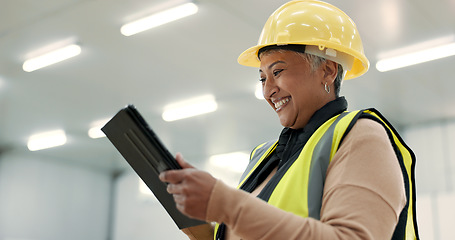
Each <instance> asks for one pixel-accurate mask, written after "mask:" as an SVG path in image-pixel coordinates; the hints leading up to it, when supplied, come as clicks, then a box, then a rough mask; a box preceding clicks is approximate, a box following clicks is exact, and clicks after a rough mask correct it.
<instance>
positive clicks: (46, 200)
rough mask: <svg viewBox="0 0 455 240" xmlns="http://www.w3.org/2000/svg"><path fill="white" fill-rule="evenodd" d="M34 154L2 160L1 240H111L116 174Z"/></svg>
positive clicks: (0, 162) (0, 173) (0, 196)
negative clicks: (113, 178) (112, 187)
mask: <svg viewBox="0 0 455 240" xmlns="http://www.w3.org/2000/svg"><path fill="white" fill-rule="evenodd" d="M63 162H64V161H61V162H59V161H57V160H52V161H50V160H48V159H47V160H46V159H40V158H36V157H34V155H33V154H25V155H21V154H6V155H2V157H1V158H0V240H13V239H14V240H17V239H21V240H25V239H27V240H62V239H65V240H81V239H83V240H101V239H106V238H107V233H108V230H107V229H108V218H109V217H108V214H109V205H108V203H109V198H110V195H109V194H110V174H108V173H103V172H99V171H94V170H90V169H87V168H83V167H79V166H74V165H69V164H65V163H63Z"/></svg>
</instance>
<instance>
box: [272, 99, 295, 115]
mask: <svg viewBox="0 0 455 240" xmlns="http://www.w3.org/2000/svg"><path fill="white" fill-rule="evenodd" d="M290 100H291V97H286V98H283V99H280V100H279V101H277V102H274V104H275V111H276V112H278V111H280V110H281V109H283V108H284V107H285V106H286V105H287V104H288V102H289V101H290Z"/></svg>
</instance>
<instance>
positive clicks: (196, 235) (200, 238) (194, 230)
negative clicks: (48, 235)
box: [182, 223, 213, 240]
mask: <svg viewBox="0 0 455 240" xmlns="http://www.w3.org/2000/svg"><path fill="white" fill-rule="evenodd" d="M182 232H183V233H185V234H186V235H187V236H188V238H189V239H190V240H212V239H213V226H212V224H211V223H207V224H202V225H198V226H194V227H189V228H184V229H182Z"/></svg>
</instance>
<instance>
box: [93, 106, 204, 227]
mask: <svg viewBox="0 0 455 240" xmlns="http://www.w3.org/2000/svg"><path fill="white" fill-rule="evenodd" d="M101 130H102V131H103V132H104V133H105V134H106V136H107V138H108V139H109V140H110V141H111V142H112V144H113V145H114V146H115V147H116V148H117V150H118V151H119V152H120V153H121V154H122V156H123V157H124V158H125V160H126V161H127V162H128V163H129V164H130V166H131V167H132V168H133V169H134V171H135V172H136V173H137V174H138V175H139V177H140V178H141V179H142V180H143V181H144V183H145V184H146V185H147V186H148V187H149V188H150V190H152V192H153V194H154V195H155V196H156V198H157V199H158V201H159V202H160V203H161V205H163V207H164V208H165V209H166V211H167V212H168V213H169V215H170V216H171V218H172V219H173V220H174V222H175V224H177V226H178V228H179V229H183V228H187V227H192V226H196V225H201V224H204V223H205V222H203V221H200V220H196V219H192V218H189V217H187V216H185V215H183V214H182V213H181V212H180V211H179V210H178V209H177V208H176V205H175V202H174V199H173V197H172V195H171V194H169V193H168V192H167V190H166V184H165V183H163V182H161V181H160V180H159V178H158V175H159V173H160V172H162V171H165V170H169V169H181V167H180V165H179V164H178V163H177V161H176V160H175V159H174V157H172V155H171V154H170V153H169V151H168V150H167V149H166V147H165V146H164V145H163V144H162V142H161V141H160V139H159V138H158V137H157V135H156V134H155V133H154V132H153V130H152V129H151V128H150V127H149V125H148V124H147V123H146V122H145V120H144V119H143V117H142V116H141V115H140V113H139V112H138V111H137V109H136V108H135V107H134V105H128V106H127V107H125V108H123V109H121V110H120V111H119V112H118V113H117V114H116V115H115V116H114V117H113V118H112V119H111V120H110V121H109V122H108V123H106V125H105V126H104V127H102V128H101Z"/></svg>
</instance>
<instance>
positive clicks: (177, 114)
mask: <svg viewBox="0 0 455 240" xmlns="http://www.w3.org/2000/svg"><path fill="white" fill-rule="evenodd" d="M217 108H218V104H217V102H216V101H215V97H214V96H213V95H204V96H200V97H197V98H192V99H188V100H185V101H181V102H177V103H173V104H169V105H167V106H165V107H164V111H163V115H162V117H163V120H164V121H167V122H171V121H175V120H179V119H183V118H189V117H194V116H197V115H201V114H205V113H210V112H214V111H216V109H217Z"/></svg>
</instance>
